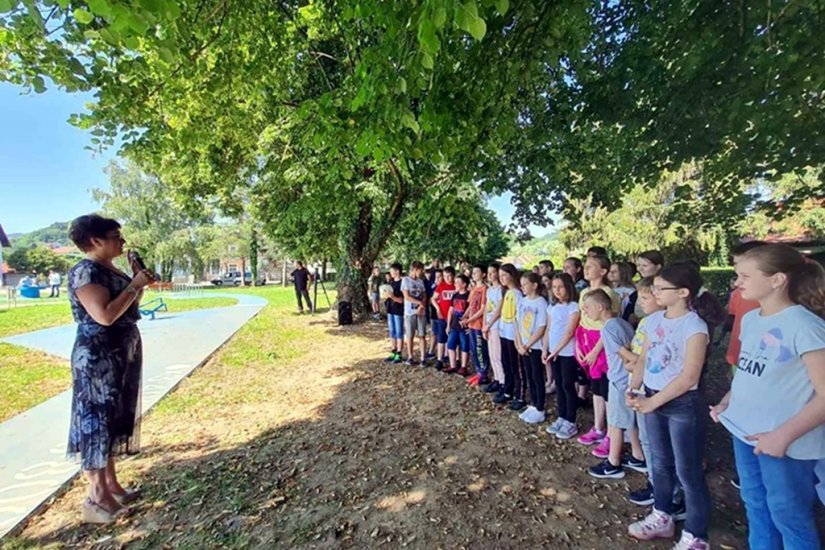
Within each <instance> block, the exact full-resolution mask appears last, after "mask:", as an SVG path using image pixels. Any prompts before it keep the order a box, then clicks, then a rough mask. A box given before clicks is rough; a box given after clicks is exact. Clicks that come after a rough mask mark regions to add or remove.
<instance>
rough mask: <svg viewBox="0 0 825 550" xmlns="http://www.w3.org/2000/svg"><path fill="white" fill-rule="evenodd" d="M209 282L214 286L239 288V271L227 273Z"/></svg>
mask: <svg viewBox="0 0 825 550" xmlns="http://www.w3.org/2000/svg"><path fill="white" fill-rule="evenodd" d="M209 282H211V283H212V284H213V285H215V286H229V285H232V286H240V284H241V273H240V271H229V272H227V273H224V274H222V275H220V276H218V277H215V278H214V279H212V280H211V281H209Z"/></svg>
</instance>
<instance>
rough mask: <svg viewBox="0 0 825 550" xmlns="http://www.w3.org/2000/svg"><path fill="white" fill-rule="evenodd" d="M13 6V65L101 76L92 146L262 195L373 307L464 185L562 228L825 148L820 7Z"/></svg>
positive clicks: (237, 206) (790, 163) (2, 71)
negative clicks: (660, 189)
mask: <svg viewBox="0 0 825 550" xmlns="http://www.w3.org/2000/svg"><path fill="white" fill-rule="evenodd" d="M0 13H2V15H0V78H4V79H8V80H11V81H12V82H16V83H18V84H21V85H24V86H29V87H31V88H32V89H34V90H35V91H42V90H43V89H44V88H45V86H46V80H45V79H44V77H48V78H51V79H52V80H53V81H54V82H55V83H56V84H57V85H59V86H63V87H65V88H66V89H68V90H70V91H71V90H93V91H94V92H95V101H94V102H93V103H92V104H91V105H90V107H89V112H87V113H82V114H79V115H78V116H77V117H75V118H74V120H73V121H74V123H75V124H77V125H78V126H80V127H81V128H88V129H89V130H91V133H92V135H93V137H92V140H91V141H92V145H93V146H94V147H102V146H106V145H111V144H113V143H115V140H116V139H120V140H122V143H123V144H124V145H123V149H124V152H125V154H127V155H129V156H130V157H131V158H133V159H135V160H136V161H137V162H139V163H141V165H145V166H149V167H151V169H152V172H153V173H155V174H157V176H158V177H159V178H160V179H161V181H163V183H164V186H165V187H166V188H167V189H168V190H169V192H171V193H173V194H174V195H175V197H176V200H177V201H178V202H182V203H184V204H186V205H188V207H189V208H194V209H196V207H197V205H198V204H199V203H200V202H202V201H204V200H208V201H212V200H214V201H216V203H217V204H219V205H220V206H221V207H222V208H223V209H224V210H225V211H226V212H229V213H232V212H233V211H235V212H237V211H240V210H243V209H247V208H249V209H253V210H254V211H255V212H256V215H258V216H259V217H260V219H261V220H262V223H263V224H264V227H265V231H266V232H267V234H269V235H271V236H273V237H274V238H275V239H276V241H278V243H279V245H281V246H283V247H284V250H285V251H286V252H295V253H296V254H301V255H303V254H306V253H307V252H308V251H316V252H317V251H322V252H321V254H322V255H326V254H329V255H335V256H337V257H338V263H339V279H338V280H339V291H340V296H341V297H342V298H343V299H346V300H352V301H354V302H356V307H359V306H362V305H365V304H366V292H365V281H366V277H367V275H368V273H369V270H370V268H371V266H372V264H373V263H374V262H375V260H376V259H377V258H378V257H379V255H380V254H381V252H382V251H383V250H385V249H386V247H387V246H388V245H389V244H391V243H393V242H397V240H398V239H399V238H401V235H402V233H401V232H400V228H403V229H404V235H411V236H412V237H411V238H413V239H426V238H427V234H426V229H427V225H426V222H425V221H423V220H425V219H426V216H428V215H430V214H429V213H430V212H439V213H441V214H442V216H443V217H444V218H445V219H447V220H449V219H450V218H451V216H453V215H459V214H460V212H461V209H462V208H464V206H466V205H465V204H464V203H463V202H462V201H461V200H456V199H455V197H456V195H455V193H452V192H447V193H445V192H439V191H443V190H445V189H446V190H455V191H456V192H458V190H459V189H462V188H463V186H466V185H471V186H476V187H478V188H480V189H481V190H482V191H484V192H502V191H505V190H510V191H512V192H513V193H514V197H515V205H516V216H517V219H518V220H519V221H520V222H536V223H541V224H544V223H546V222H547V221H548V214H549V212H550V211H551V210H559V209H562V208H568V209H569V208H570V206H571V205H573V204H575V201H576V200H585V199H586V200H588V201H590V202H591V203H593V204H594V205H599V204H615V203H616V201H618V200H619V197H621V195H622V193H624V192H625V191H626V190H628V189H630V188H631V187H632V186H633V185H635V184H637V183H641V184H644V185H647V186H653V185H655V184H656V183H657V182H658V181H659V179H660V176H661V174H662V172H663V171H664V170H669V171H671V172H675V171H677V170H678V169H679V168H680V167H681V166H682V165H684V164H686V163H691V162H696V161H700V162H702V165H703V167H704V168H703V170H704V173H705V174H706V175H707V177H706V178H704V180H703V182H704V183H703V185H704V187H703V189H702V195H701V199H702V200H703V201H705V203H706V208H704V209H702V210H701V211H700V213H702V214H704V213H707V212H712V213H714V215H716V216H717V217H724V216H731V215H733V213H735V212H739V211H740V210H741V209H740V208H739V201H740V199H741V197H742V184H741V182H742V180H747V179H753V178H762V179H767V180H769V179H775V178H778V177H780V176H781V175H782V174H784V173H789V172H796V171H800V170H803V169H804V168H805V167H807V166H818V165H820V164H821V163H822V161H823V153H825V151H823V143H825V140H823V139H822V136H821V131H822V128H823V124H822V123H823V102H822V95H821V94H822V88H823V86H822V83H823V81H822V79H823V76H822V75H823V74H825V70H824V69H825V66H823V64H825V60H823V55H822V48H821V44H819V42H818V40H817V39H818V36H819V34H821V33H818V32H817V31H818V30H822V29H823V25H822V23H823V17H825V7H823V6H822V5H821V4H820V3H814V2H798V1H794V0H787V1H781V0H780V1H777V2H769V3H767V4H766V3H764V2H755V1H750V0H740V1H737V2H732V1H722V2H719V1H716V0H691V1H689V2H677V1H674V0H669V1H665V0H663V1H654V2H642V1H640V0H639V1H636V0H627V1H620V2H601V1H596V0H566V1H561V0H556V1H546V0H541V1H539V0H524V1H513V2H510V1H508V0H410V1H406V2H387V1H385V0H333V1H329V2H314V1H292V2H290V1H281V2H254V1H240V0H197V1H196V0H182V1H176V0H135V1H131V2H125V1H121V0H86V1H81V0H77V1H75V0H41V1H40V2H36V1H34V0H26V1H15V0H0ZM675 192H676V194H677V195H680V194H686V193H690V192H691V188H690V187H689V186H682V187H680V188H678V189H676V191H675ZM806 193H808V195H809V196H810V194H811V193H814V194H816V193H821V185H820V186H817V187H814V189H813V190H812V191H806ZM470 202H472V201H470ZM474 219H476V220H478V222H479V223H480V224H481V225H480V226H478V227H481V226H483V223H484V215H483V213H482V212H481V211H479V215H478V216H475V217H474ZM416 220H418V222H416ZM422 223H423V225H422ZM473 229H474V230H475V229H476V228H473ZM470 234H472V232H470ZM416 242H418V241H416Z"/></svg>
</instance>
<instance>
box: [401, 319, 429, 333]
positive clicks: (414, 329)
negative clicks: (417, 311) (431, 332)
mask: <svg viewBox="0 0 825 550" xmlns="http://www.w3.org/2000/svg"><path fill="white" fill-rule="evenodd" d="M404 332H405V333H406V334H407V338H414V337H415V335H416V334H418V335H419V336H426V335H427V320H426V319H425V318H424V316H423V315H405V316H404Z"/></svg>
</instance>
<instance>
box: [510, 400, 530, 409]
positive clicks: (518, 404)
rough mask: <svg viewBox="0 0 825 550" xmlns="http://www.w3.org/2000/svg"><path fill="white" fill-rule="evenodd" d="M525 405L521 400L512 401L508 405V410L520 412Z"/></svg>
mask: <svg viewBox="0 0 825 550" xmlns="http://www.w3.org/2000/svg"><path fill="white" fill-rule="evenodd" d="M526 406H527V403H525V402H524V401H522V400H521V399H513V402H512V403H510V410H511V411H520V410H521V409H523V408H525V407H526Z"/></svg>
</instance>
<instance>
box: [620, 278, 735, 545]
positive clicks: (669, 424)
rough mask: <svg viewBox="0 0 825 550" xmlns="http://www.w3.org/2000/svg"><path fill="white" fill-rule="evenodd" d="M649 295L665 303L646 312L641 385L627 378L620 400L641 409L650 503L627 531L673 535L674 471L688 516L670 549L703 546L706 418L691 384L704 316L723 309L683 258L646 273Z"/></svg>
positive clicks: (716, 318) (702, 350) (696, 374)
mask: <svg viewBox="0 0 825 550" xmlns="http://www.w3.org/2000/svg"><path fill="white" fill-rule="evenodd" d="M653 295H654V297H655V298H656V302H657V303H658V304H659V305H660V306H661V307H664V308H665V309H664V311H658V312H656V313H652V314H651V315H649V316H648V317H647V318H646V321H645V324H644V329H643V330H644V333H645V338H646V341H645V344H644V346H643V347H642V352H641V354H640V356H639V361H640V362H641V364H642V365H644V391H643V392H639V391H638V389H639V387H640V385H641V382H642V380H636V379H634V380H633V381H632V384H631V386H630V388H629V389H628V398H627V404H628V405H629V406H630V407H631V408H632V409H635V410H636V411H638V412H641V413H644V415H645V417H644V420H645V425H646V427H647V435H648V439H649V442H650V452H651V455H652V461H651V462H652V466H653V496H654V504H653V512H651V513H650V514H649V515H648V516H647V517H646V518H644V519H643V520H642V521H639V522H636V523H634V524H632V525H630V527H629V529H628V531H629V533H630V535H631V536H633V537H635V538H637V539H642V540H649V539H654V538H671V537H673V535H674V533H675V525H674V520H673V514H674V513H675V512H676V511H677V510H676V508H677V507H676V505H675V504H674V502H673V488H674V485H675V483H676V479H677V476H678V480H679V481H680V482H681V483H682V487H683V488H684V493H685V507H686V512H687V518H686V520H685V528H684V530H683V532H682V537H681V539H680V540H679V542H678V543H677V545H676V546H675V547H674V548H676V549H677V550H679V549H684V550H687V549H700V550H705V549H707V548H708V543H707V536H708V519H709V515H710V493H709V492H708V486H707V483H706V482H705V473H704V471H703V469H702V463H703V458H704V457H703V452H704V446H705V429H706V422H705V420H706V418H707V417H706V416H705V412H704V411H703V410H702V409H703V407H704V406H705V405H704V401H703V399H702V397H701V395H700V392H699V391H698V386H699V378H700V376H701V374H702V366H703V365H704V362H705V354H706V351H707V347H708V328H707V323H708V322H710V323H713V324H717V323H719V322H720V321H721V320H722V319H723V318H724V314H725V312H724V310H723V309H722V306H721V305H720V304H719V302H718V301H717V300H716V298H715V297H714V296H713V295H712V294H710V293H709V292H705V290H704V288H703V287H702V277H701V275H700V274H699V270H698V268H696V267H695V266H693V265H692V264H689V263H687V262H684V263H677V264H673V265H670V266H667V267H665V268H664V269H662V271H661V272H660V273H659V274H658V275H657V276H656V278H655V279H654V280H653ZM634 390H637V391H636V392H634Z"/></svg>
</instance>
